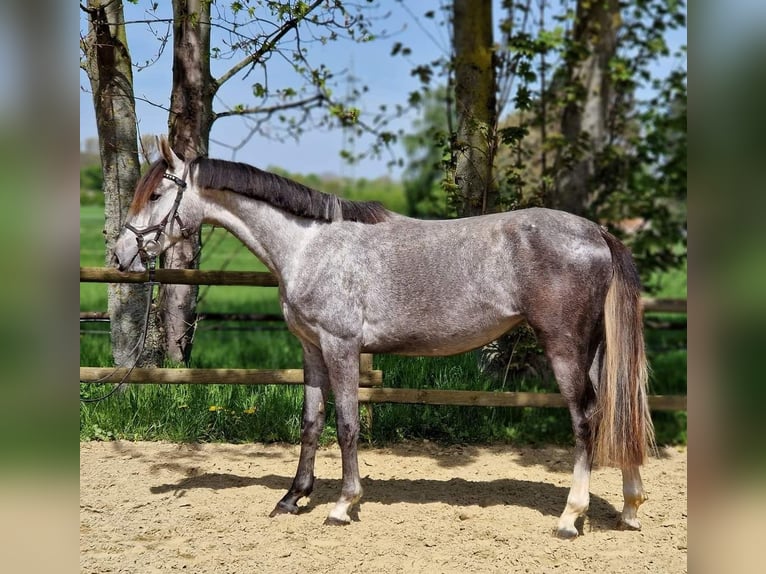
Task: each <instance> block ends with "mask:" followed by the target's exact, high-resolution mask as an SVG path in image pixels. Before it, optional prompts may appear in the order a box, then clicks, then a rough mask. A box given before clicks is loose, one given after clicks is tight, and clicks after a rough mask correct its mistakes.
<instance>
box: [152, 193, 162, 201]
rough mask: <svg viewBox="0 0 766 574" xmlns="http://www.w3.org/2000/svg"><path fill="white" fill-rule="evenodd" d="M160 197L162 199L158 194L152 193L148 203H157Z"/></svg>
mask: <svg viewBox="0 0 766 574" xmlns="http://www.w3.org/2000/svg"><path fill="white" fill-rule="evenodd" d="M160 197H162V196H161V195H160V194H159V193H153V194H151V195H150V196H149V201H157V200H158V199H159V198H160Z"/></svg>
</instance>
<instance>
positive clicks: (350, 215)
mask: <svg viewBox="0 0 766 574" xmlns="http://www.w3.org/2000/svg"><path fill="white" fill-rule="evenodd" d="M192 165H193V166H194V165H196V166H197V170H196V183H197V186H198V187H200V188H206V189H220V190H224V191H233V192H234V193H240V194H242V195H246V196H247V197H252V198H253V199H259V200H261V201H265V202H267V203H270V204H271V205H273V206H274V207H278V208H279V209H283V210H285V211H287V212H289V213H292V214H293V215H297V216H299V217H307V218H310V219H317V220H320V221H335V220H340V219H342V220H344V221H358V222H360V223H379V222H381V221H384V220H386V219H388V216H389V212H388V211H387V210H386V209H385V208H384V207H383V206H382V205H381V204H380V203H378V202H376V201H375V202H373V201H350V200H348V199H342V198H340V197H337V196H335V195H331V194H329V193H323V192H321V191H317V190H315V189H312V188H310V187H308V186H305V185H303V184H300V183H298V182H296V181H293V180H291V179H288V178H286V177H282V176H280V175H277V174H275V173H271V172H268V171H263V170H260V169H258V168H256V167H253V166H251V165H248V164H245V163H238V162H232V161H224V160H220V159H208V158H198V159H196V160H195V161H194V162H193V163H192Z"/></svg>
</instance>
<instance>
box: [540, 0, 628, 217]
mask: <svg viewBox="0 0 766 574" xmlns="http://www.w3.org/2000/svg"><path fill="white" fill-rule="evenodd" d="M620 23H621V19H620V3H619V1H618V0H599V1H597V2H591V1H587V0H579V1H578V2H577V10H576V13H575V23H574V28H573V33H572V44H571V47H570V50H569V53H568V55H567V74H568V84H567V86H566V92H567V94H568V95H569V97H567V103H566V105H565V106H564V111H563V114H562V117H561V133H562V135H563V137H564V140H565V142H566V146H565V147H564V149H563V151H562V152H560V153H559V154H558V157H557V158H556V163H557V169H556V172H557V173H558V174H559V176H558V177H557V181H556V185H555V186H554V189H553V192H552V194H551V197H550V202H549V203H550V207H555V208H558V209H563V210H564V211H569V212H571V213H576V214H578V215H585V214H586V213H587V210H588V206H589V204H590V201H591V199H592V193H591V189H592V185H593V181H592V178H593V175H594V173H595V168H596V165H595V161H594V159H595V157H596V156H597V154H598V153H599V152H600V151H601V150H602V149H603V147H604V145H605V143H606V142H607V137H608V120H609V113H610V103H611V101H610V99H611V82H610V79H609V62H610V60H611V59H612V58H613V57H614V55H615V52H616V49H617V30H618V28H619V26H620Z"/></svg>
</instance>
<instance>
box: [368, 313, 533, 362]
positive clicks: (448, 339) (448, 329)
mask: <svg viewBox="0 0 766 574" xmlns="http://www.w3.org/2000/svg"><path fill="white" fill-rule="evenodd" d="M522 321H523V317H521V316H520V315H517V316H513V317H508V318H505V319H503V320H502V321H497V322H492V323H489V324H488V323H481V324H476V325H472V324H470V322H463V323H461V324H459V325H454V326H446V325H443V324H441V325H440V324H438V323H437V324H435V325H434V326H433V327H432V328H423V324H422V322H421V323H420V324H418V325H413V327H414V328H411V329H406V328H405V329H401V328H399V329H389V330H388V331H386V330H378V329H375V328H374V326H372V325H366V326H365V330H364V337H363V344H362V350H363V352H365V353H377V354H381V353H391V354H395V355H413V356H424V357H425V356H445V355H455V354H458V353H464V352H466V351H470V350H472V349H476V348H478V347H481V346H483V345H486V344H487V343H489V342H491V341H494V340H495V339H497V338H498V337H500V336H501V335H503V334H505V333H507V332H508V331H510V330H511V329H513V328H514V327H515V326H516V325H518V324H519V323H521V322H522Z"/></svg>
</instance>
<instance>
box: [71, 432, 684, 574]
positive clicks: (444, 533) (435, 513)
mask: <svg viewBox="0 0 766 574" xmlns="http://www.w3.org/2000/svg"><path fill="white" fill-rule="evenodd" d="M359 459H360V467H361V472H362V476H363V479H362V484H363V487H364V491H365V494H364V498H363V499H362V503H361V506H360V508H359V512H358V521H355V522H353V523H352V524H351V525H350V526H347V527H338V526H324V525H323V521H324V519H325V517H326V516H327V513H328V512H329V511H330V508H331V507H332V504H333V501H334V500H335V499H336V498H337V496H338V495H339V492H340V480H339V479H340V473H341V471H340V451H339V450H338V449H337V447H330V448H324V449H321V450H320V452H319V454H318V456H317V465H316V476H317V482H316V486H315V491H314V494H313V495H312V497H311V500H310V501H309V502H308V504H307V505H306V506H305V507H304V508H303V509H302V512H301V513H300V514H298V515H297V516H279V517H277V518H273V519H271V518H269V517H268V514H269V512H270V511H271V510H272V508H273V507H274V504H275V503H276V502H277V500H279V498H280V497H281V496H282V495H283V494H284V492H285V491H286V489H287V488H288V487H289V486H290V483H291V481H292V477H293V473H294V472H295V468H296V464H297V460H298V447H295V446H285V445H262V444H249V445H225V444H224V445H222V444H204V445H176V444H168V443H131V442H107V443H98V442H92V443H82V444H81V445H80V565H81V571H82V572H85V573H93V574H96V573H98V574H105V573H110V572H131V573H132V572H135V573H142V574H143V573H152V572H159V571H179V572H180V571H183V572H194V573H208V572H209V573H212V572H216V573H239V572H248V573H251V572H254V573H269V572H279V573H289V572H300V573H303V572H311V573H322V572H333V573H334V572H364V573H378V572H384V573H387V572H428V573H434V574H435V573H447V572H450V573H451V572H455V573H458V572H459V573H465V572H469V573H470V572H473V573H476V572H534V573H538V572H581V571H583V572H585V571H587V572H601V573H607V572H663V573H675V572H686V571H687V568H686V554H687V549H686V545H687V508H686V502H687V497H686V459H687V457H686V450H685V449H676V448H672V449H666V450H664V451H662V453H661V456H660V457H659V458H656V459H652V460H651V461H650V462H649V464H648V465H647V466H646V467H644V469H643V477H644V484H645V486H646V488H647V491H648V494H649V497H650V499H649V501H648V502H647V503H646V504H644V505H643V506H642V507H641V519H642V522H643V530H642V531H641V532H622V531H618V530H616V529H615V524H616V521H617V515H618V511H619V509H621V508H622V494H621V491H622V487H621V482H620V473H619V471H618V470H615V469H597V470H596V471H595V472H594V474H593V479H592V481H591V505H590V511H589V513H588V516H587V517H586V518H585V520H584V521H583V523H582V533H583V535H582V536H579V537H578V538H576V539H575V540H571V541H565V540H558V539H557V538H555V537H554V536H553V529H554V527H555V525H556V520H557V517H558V515H559V513H560V512H561V510H562V509H563V506H564V503H565V500H566V496H567V492H568V488H569V483H570V468H571V464H572V453H571V451H570V450H568V449H561V448H534V449H533V448H518V447H513V446H492V447H473V446H465V447H460V446H451V447H441V446H439V445H436V444H432V443H428V442H423V443H420V442H417V443H405V444H403V445H397V446H394V447H391V448H364V449H362V450H361V451H360V456H359Z"/></svg>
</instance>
